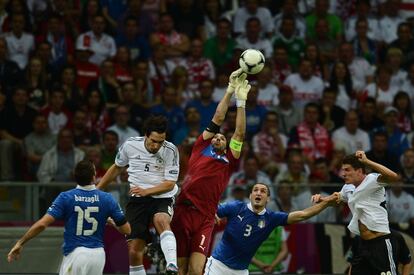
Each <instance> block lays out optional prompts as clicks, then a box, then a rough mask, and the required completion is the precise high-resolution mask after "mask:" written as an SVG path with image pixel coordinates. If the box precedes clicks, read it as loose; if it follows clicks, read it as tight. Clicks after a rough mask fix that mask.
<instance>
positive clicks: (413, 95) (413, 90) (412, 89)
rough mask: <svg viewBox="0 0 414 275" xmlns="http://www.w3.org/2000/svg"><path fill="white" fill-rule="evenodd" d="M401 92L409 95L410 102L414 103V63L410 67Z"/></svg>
mask: <svg viewBox="0 0 414 275" xmlns="http://www.w3.org/2000/svg"><path fill="white" fill-rule="evenodd" d="M401 90H402V91H404V92H406V93H408V95H409V96H410V100H411V101H412V102H413V103H414V63H413V64H411V65H410V66H409V69H408V74H407V77H406V78H405V79H404V83H403V85H402V86H401Z"/></svg>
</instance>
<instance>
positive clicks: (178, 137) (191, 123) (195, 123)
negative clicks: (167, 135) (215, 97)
mask: <svg viewBox="0 0 414 275" xmlns="http://www.w3.org/2000/svg"><path fill="white" fill-rule="evenodd" d="M200 120H201V118H200V113H199V112H198V111H197V109H196V108H195V107H189V108H187V109H186V110H185V123H183V125H182V126H181V127H179V128H177V129H176V131H175V133H174V137H173V143H174V144H176V145H180V144H181V143H183V141H184V140H185V139H186V138H187V137H188V135H189V134H190V132H191V133H194V132H197V133H199V134H200V133H201V132H202V131H203V129H202V128H201V127H200ZM197 136H198V135H197Z"/></svg>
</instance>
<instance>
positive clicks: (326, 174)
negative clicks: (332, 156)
mask: <svg viewBox="0 0 414 275" xmlns="http://www.w3.org/2000/svg"><path fill="white" fill-rule="evenodd" d="M337 147H338V146H337ZM334 150H335V148H334ZM341 161H342V158H341ZM331 163H332V162H331ZM329 165H330V163H329V161H328V160H327V159H326V158H318V159H316V160H315V163H314V164H313V167H312V171H311V175H310V176H309V177H310V180H311V181H313V183H321V184H324V186H321V187H322V190H323V191H325V192H326V193H328V194H332V193H333V192H336V191H337V190H338V189H339V188H338V185H339V184H342V183H343V179H342V178H341V177H339V176H338V175H337V174H335V173H334V172H333V171H331V170H330V169H329ZM334 184H336V186H330V185H334ZM314 187H317V186H314ZM311 189H312V187H311Z"/></svg>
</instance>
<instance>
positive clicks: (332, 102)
mask: <svg viewBox="0 0 414 275" xmlns="http://www.w3.org/2000/svg"><path fill="white" fill-rule="evenodd" d="M337 93H338V92H337V91H336V90H334V89H333V88H325V90H323V95H322V100H321V104H320V113H319V116H320V118H319V123H320V124H321V125H322V126H323V127H325V128H326V130H328V131H329V133H332V132H333V131H335V130H336V129H338V128H340V127H342V125H344V119H345V114H346V112H345V111H344V109H342V108H341V107H339V106H337V105H336V102H338V100H337Z"/></svg>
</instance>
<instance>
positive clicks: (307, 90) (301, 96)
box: [285, 73, 324, 108]
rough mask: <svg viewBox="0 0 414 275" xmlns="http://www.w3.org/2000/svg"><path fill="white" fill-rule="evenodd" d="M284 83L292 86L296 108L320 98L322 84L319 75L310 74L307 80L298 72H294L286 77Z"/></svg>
mask: <svg viewBox="0 0 414 275" xmlns="http://www.w3.org/2000/svg"><path fill="white" fill-rule="evenodd" d="M285 84H286V85H288V86H289V87H291V88H292V90H293V97H294V104H295V105H296V106H297V107H298V108H301V107H303V106H305V105H306V103H308V102H314V101H318V100H320V99H321V98H322V92H323V89H324V84H323V81H322V79H321V78H320V77H317V76H312V77H311V78H310V79H309V80H304V79H303V78H301V77H300V75H299V74H298V73H294V74H291V75H289V76H288V77H287V78H286V80H285Z"/></svg>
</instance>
